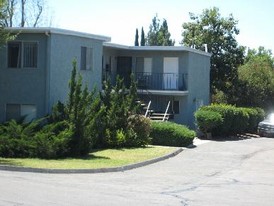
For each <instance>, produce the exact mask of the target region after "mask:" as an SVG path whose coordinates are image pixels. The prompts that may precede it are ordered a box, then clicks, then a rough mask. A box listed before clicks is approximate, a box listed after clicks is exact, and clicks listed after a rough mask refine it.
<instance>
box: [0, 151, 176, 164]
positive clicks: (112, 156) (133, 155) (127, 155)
mask: <svg viewBox="0 0 274 206" xmlns="http://www.w3.org/2000/svg"><path fill="white" fill-rule="evenodd" d="M175 150H176V148H174V147H158V146H149V147H145V148H133V149H105V150H98V151H94V152H92V153H90V154H89V155H88V156H86V157H83V158H65V159H56V160H45V159H33V158H22V159H21V158H0V165H11V166H21V167H32V168H46V169H95V168H108V167H119V166H124V165H128V164H133V163H137V162H142V161H144V160H149V159H153V158H156V157H160V156H163V155H165V154H169V153H171V152H173V151H175Z"/></svg>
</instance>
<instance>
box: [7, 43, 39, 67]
mask: <svg viewBox="0 0 274 206" xmlns="http://www.w3.org/2000/svg"><path fill="white" fill-rule="evenodd" d="M37 53H38V44H37V43H35V42H9V43H8V67H9V68H22V66H23V68H37V56H38V55H37Z"/></svg>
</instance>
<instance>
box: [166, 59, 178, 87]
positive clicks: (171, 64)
mask: <svg viewBox="0 0 274 206" xmlns="http://www.w3.org/2000/svg"><path fill="white" fill-rule="evenodd" d="M178 74H179V59H178V57H165V58H164V74H163V80H164V89H178Z"/></svg>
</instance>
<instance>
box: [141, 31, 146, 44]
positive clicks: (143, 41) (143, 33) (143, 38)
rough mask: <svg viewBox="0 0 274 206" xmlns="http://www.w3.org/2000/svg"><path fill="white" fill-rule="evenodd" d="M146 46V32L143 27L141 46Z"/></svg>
mask: <svg viewBox="0 0 274 206" xmlns="http://www.w3.org/2000/svg"><path fill="white" fill-rule="evenodd" d="M145 44H146V39H145V32H144V28H143V27H142V32H141V46H145Z"/></svg>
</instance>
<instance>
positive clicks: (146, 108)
mask: <svg viewBox="0 0 274 206" xmlns="http://www.w3.org/2000/svg"><path fill="white" fill-rule="evenodd" d="M137 102H138V103H139V104H140V105H141V107H142V111H143V115H144V116H145V117H147V118H149V119H151V120H152V121H168V120H169V118H170V116H171V115H172V114H170V113H168V110H169V106H170V102H168V104H167V107H166V111H165V112H155V111H154V110H153V109H151V106H150V105H151V101H149V103H148V104H146V103H143V102H141V101H137Z"/></svg>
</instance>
